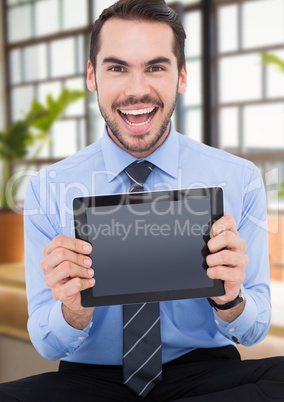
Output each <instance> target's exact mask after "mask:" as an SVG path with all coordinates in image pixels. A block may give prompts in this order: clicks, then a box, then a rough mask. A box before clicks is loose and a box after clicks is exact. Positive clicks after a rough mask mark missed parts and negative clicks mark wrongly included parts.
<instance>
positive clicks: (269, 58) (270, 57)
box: [261, 53, 284, 73]
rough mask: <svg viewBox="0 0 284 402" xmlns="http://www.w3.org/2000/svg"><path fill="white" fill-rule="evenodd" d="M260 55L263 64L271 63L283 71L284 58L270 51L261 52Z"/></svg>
mask: <svg viewBox="0 0 284 402" xmlns="http://www.w3.org/2000/svg"><path fill="white" fill-rule="evenodd" d="M261 57H262V61H263V63H264V64H267V65H268V64H273V65H275V66H277V67H279V69H280V70H281V71H282V72H283V73H284V60H282V59H280V58H279V57H278V56H276V55H275V54H272V53H261Z"/></svg>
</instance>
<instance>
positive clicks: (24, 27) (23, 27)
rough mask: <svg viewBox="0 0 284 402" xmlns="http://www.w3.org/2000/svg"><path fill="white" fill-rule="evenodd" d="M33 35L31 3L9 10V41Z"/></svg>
mask: <svg viewBox="0 0 284 402" xmlns="http://www.w3.org/2000/svg"><path fill="white" fill-rule="evenodd" d="M31 37H32V20H31V5H30V4H27V5H24V6H20V7H15V8H11V9H10V10H8V42H16V41H18V40H24V39H29V38H31Z"/></svg>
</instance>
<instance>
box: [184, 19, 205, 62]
mask: <svg viewBox="0 0 284 402" xmlns="http://www.w3.org/2000/svg"><path fill="white" fill-rule="evenodd" d="M183 23H184V24H183V25H184V28H185V31H186V35H187V39H186V42H185V45H186V46H185V54H186V57H196V56H200V55H201V14H200V12H199V11H198V12H192V13H186V14H185V17H184V21H183Z"/></svg>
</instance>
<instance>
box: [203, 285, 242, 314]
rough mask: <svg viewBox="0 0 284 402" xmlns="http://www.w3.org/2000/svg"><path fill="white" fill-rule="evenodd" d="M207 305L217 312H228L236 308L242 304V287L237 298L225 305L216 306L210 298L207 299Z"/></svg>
mask: <svg viewBox="0 0 284 402" xmlns="http://www.w3.org/2000/svg"><path fill="white" fill-rule="evenodd" d="M207 300H208V302H209V304H210V305H211V307H213V308H214V309H215V310H216V311H218V310H229V309H231V308H233V307H235V306H237V305H238V304H240V303H242V302H243V301H244V300H245V292H244V287H243V285H242V286H241V288H240V291H239V294H238V296H237V297H236V298H235V299H234V300H232V301H230V302H228V303H225V304H218V303H216V302H215V301H214V300H212V299H211V298H210V297H209V298H207Z"/></svg>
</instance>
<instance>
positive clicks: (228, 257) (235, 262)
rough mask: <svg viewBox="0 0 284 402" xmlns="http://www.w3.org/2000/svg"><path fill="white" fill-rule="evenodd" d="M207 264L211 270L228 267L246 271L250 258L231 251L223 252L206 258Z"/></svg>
mask: <svg viewBox="0 0 284 402" xmlns="http://www.w3.org/2000/svg"><path fill="white" fill-rule="evenodd" d="M206 263H207V265H208V267H209V268H216V267H218V266H227V267H239V268H241V269H243V270H244V269H245V267H246V266H247V264H248V256H247V255H246V254H242V253H236V252H234V251H231V250H222V251H219V252H218V253H214V254H209V255H208V256H207V258H206ZM222 279H223V278H222Z"/></svg>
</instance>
